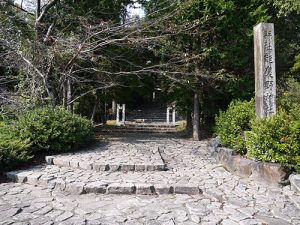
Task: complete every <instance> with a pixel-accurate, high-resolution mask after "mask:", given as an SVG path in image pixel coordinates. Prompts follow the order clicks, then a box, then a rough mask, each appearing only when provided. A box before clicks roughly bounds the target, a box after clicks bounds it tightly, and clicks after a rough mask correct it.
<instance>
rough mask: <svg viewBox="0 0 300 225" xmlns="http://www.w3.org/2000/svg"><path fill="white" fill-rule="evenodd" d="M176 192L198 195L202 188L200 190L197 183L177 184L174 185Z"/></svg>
mask: <svg viewBox="0 0 300 225" xmlns="http://www.w3.org/2000/svg"><path fill="white" fill-rule="evenodd" d="M174 193H175V194H189V195H197V194H200V190H199V187H198V186H196V185H189V184H176V185H174Z"/></svg>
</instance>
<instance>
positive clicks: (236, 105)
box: [215, 100, 255, 154]
mask: <svg viewBox="0 0 300 225" xmlns="http://www.w3.org/2000/svg"><path fill="white" fill-rule="evenodd" d="M254 118H255V106H254V100H251V101H248V102H247V101H244V102H242V101H240V100H234V101H232V102H231V103H230V104H229V107H228V109H227V111H225V112H223V111H220V113H219V115H218V116H216V127H215V133H216V134H217V135H218V136H220V137H221V143H222V144H223V145H224V146H228V147H231V148H233V149H234V150H235V151H237V152H238V153H241V154H245V152H246V146H245V141H244V137H243V131H248V130H250V120H252V119H254Z"/></svg>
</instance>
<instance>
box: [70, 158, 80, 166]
mask: <svg viewBox="0 0 300 225" xmlns="http://www.w3.org/2000/svg"><path fill="white" fill-rule="evenodd" d="M70 167H72V168H79V162H78V161H77V160H71V161H70Z"/></svg>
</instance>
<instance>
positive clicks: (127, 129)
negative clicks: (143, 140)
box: [98, 126, 177, 134]
mask: <svg viewBox="0 0 300 225" xmlns="http://www.w3.org/2000/svg"><path fill="white" fill-rule="evenodd" d="M98 130H99V131H100V132H124V133H163V134H164V133H166V134H167V133H176V132H177V130H176V127H147V126H114V127H98Z"/></svg>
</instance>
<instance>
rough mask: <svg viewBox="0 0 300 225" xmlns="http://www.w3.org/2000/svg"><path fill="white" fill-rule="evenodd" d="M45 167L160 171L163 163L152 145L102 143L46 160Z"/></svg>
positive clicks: (163, 165)
mask: <svg viewBox="0 0 300 225" xmlns="http://www.w3.org/2000/svg"><path fill="white" fill-rule="evenodd" d="M120 153H122V154H120ZM46 161H47V162H48V163H49V164H55V165H59V166H67V167H73V168H81V169H90V170H96V171H120V170H121V171H153V170H164V169H165V164H164V162H163V161H162V159H161V156H160V153H159V151H158V148H157V147H156V146H149V145H147V146H145V145H144V143H143V142H142V143H139V142H135V141H130V140H128V141H127V142H119V141H114V142H108V143H107V142H104V143H99V144H98V145H96V146H94V147H91V148H89V149H88V150H85V151H82V152H77V153H76V154H75V153H70V154H63V155H56V156H49V157H46Z"/></svg>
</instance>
